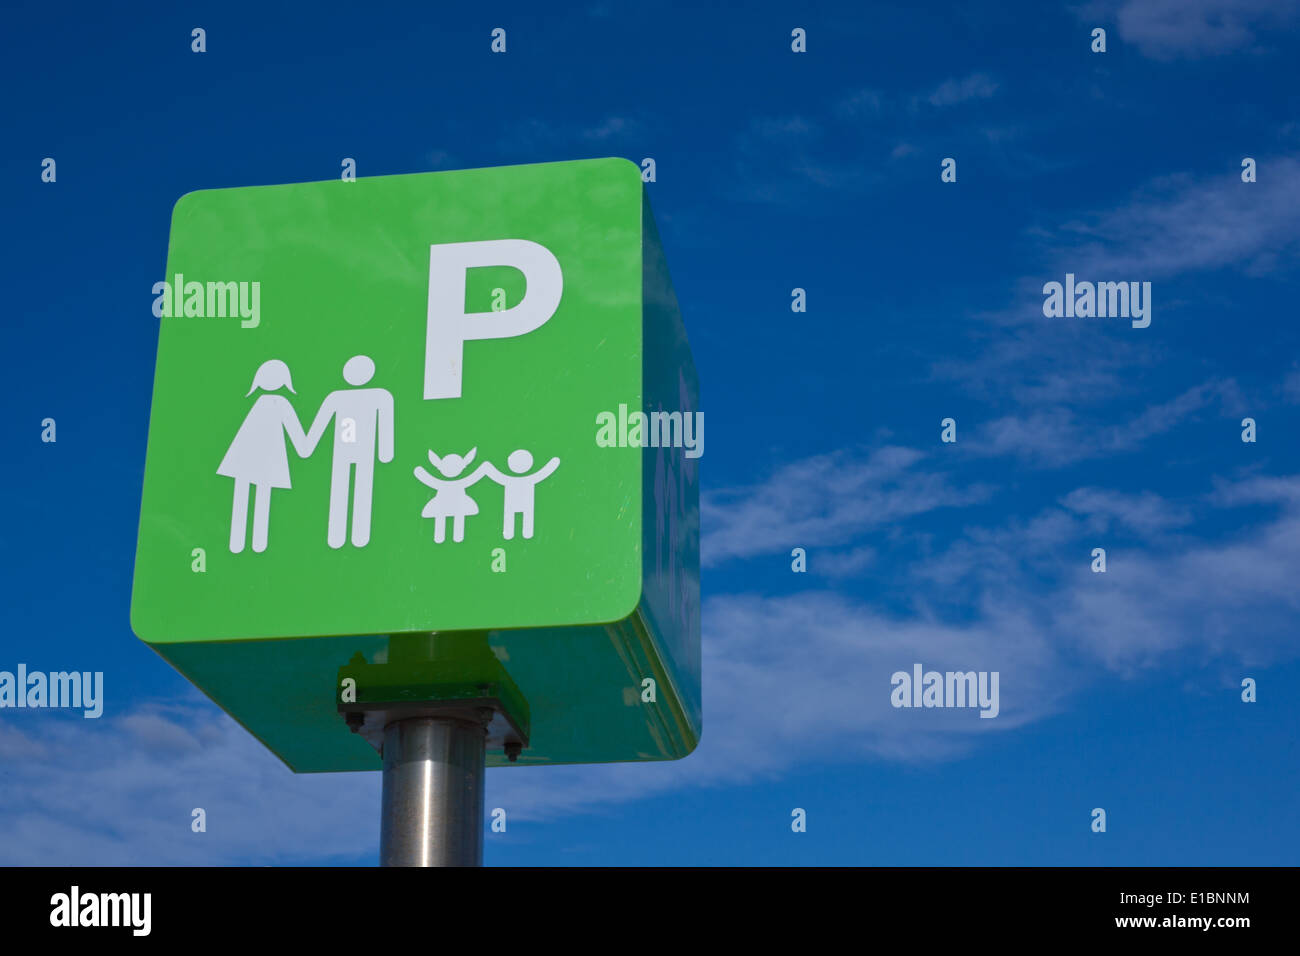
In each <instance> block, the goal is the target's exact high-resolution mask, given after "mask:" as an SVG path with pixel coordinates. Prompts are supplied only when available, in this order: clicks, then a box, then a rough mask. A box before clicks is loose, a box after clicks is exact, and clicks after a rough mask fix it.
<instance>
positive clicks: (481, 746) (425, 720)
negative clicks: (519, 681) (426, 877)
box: [379, 708, 492, 866]
mask: <svg viewBox="0 0 1300 956" xmlns="http://www.w3.org/2000/svg"><path fill="white" fill-rule="evenodd" d="M482 718H483V719H482V720H481V721H474V720H467V719H465V718H461V717H408V718H405V719H402V720H395V721H393V722H392V723H390V724H388V725H387V726H386V727H385V728H384V750H383V760H384V792H383V801H382V816H381V820H380V831H379V862H380V865H381V866H482V865H483V782H484V765H485V758H486V749H487V723H488V722H489V721H490V720H491V718H492V711H491V709H490V708H484V709H483V712H482Z"/></svg>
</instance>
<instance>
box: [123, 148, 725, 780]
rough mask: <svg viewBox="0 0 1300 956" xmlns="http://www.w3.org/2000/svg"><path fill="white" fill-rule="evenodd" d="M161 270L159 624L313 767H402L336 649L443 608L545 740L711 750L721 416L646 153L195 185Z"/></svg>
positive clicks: (138, 599) (154, 569) (146, 612)
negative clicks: (702, 462) (708, 429)
mask: <svg viewBox="0 0 1300 956" xmlns="http://www.w3.org/2000/svg"><path fill="white" fill-rule="evenodd" d="M154 293H155V297H156V298H155V302H154V311H155V314H156V315H158V316H159V319H160V323H161V327H160V334H159V345H158V363H157V371H156V376H155V383H154V395H153V408H152V416H151V419H150V426H149V447H148V453H147V461H146V467H145V483H144V494H143V499H142V505H141V515H140V534H139V544H138V550H137V556H136V570H135V586H134V591H133V595H132V605H131V620H132V626H133V628H134V630H135V632H136V634H137V635H138V636H139V637H141V638H142V639H143V640H145V641H147V642H148V643H149V644H150V645H151V646H153V647H154V649H155V650H157V651H158V652H159V653H160V654H162V655H163V656H164V657H165V658H167V659H168V660H169V661H171V662H172V663H173V664H174V665H175V666H177V667H178V669H180V670H181V671H182V672H183V673H185V674H186V675H187V676H188V677H190V679H191V680H193V681H194V682H195V683H196V684H197V685H198V686H199V687H201V688H202V689H203V690H204V691H206V692H207V693H208V694H209V696H211V697H213V699H214V700H216V701H217V702H218V703H219V704H220V705H221V706H223V707H224V708H226V709H227V710H228V711H229V712H230V713H231V714H232V715H233V716H235V717H236V718H237V719H239V720H240V721H241V722H242V723H244V725H245V726H247V727H248V728H249V729H250V730H251V731H252V732H253V733H255V734H257V736H258V737H259V738H261V739H262V740H263V741H264V742H265V743H267V745H268V746H270V747H271V749H273V750H275V751H276V752H277V753H278V754H279V755H280V756H281V757H282V758H283V759H285V761H286V762H287V763H289V765H290V766H292V767H294V769H298V770H338V769H365V768H366V767H369V766H378V764H377V759H376V758H375V757H374V754H373V752H369V751H366V750H365V749H363V748H362V749H359V748H360V745H359V744H358V742H357V739H356V738H355V737H349V735H348V732H347V728H346V727H345V726H344V725H343V724H342V722H341V720H340V719H339V717H338V714H337V713H336V712H335V711H336V706H337V701H336V700H335V692H336V688H335V687H334V677H335V674H336V672H337V668H339V667H341V666H344V665H346V664H348V663H349V661H351V660H355V659H356V658H355V655H356V654H358V653H359V654H361V655H362V658H364V659H365V660H366V661H371V662H382V661H384V660H385V659H386V645H385V643H384V642H385V641H386V640H387V637H388V636H389V635H410V634H417V633H428V632H445V631H451V632H461V631H475V632H487V633H488V634H489V642H490V644H491V647H492V649H493V650H494V651H495V652H496V654H497V656H498V658H499V659H500V661H501V663H502V664H503V665H504V667H505V668H506V670H507V671H509V673H510V676H511V678H513V680H514V681H515V683H516V684H517V685H518V687H519V690H520V692H521V693H522V694H523V695H524V697H526V698H527V699H528V702H529V705H530V707H531V709H532V721H533V733H532V743H531V745H530V747H529V748H528V752H527V753H526V754H525V755H524V757H523V759H522V762H525V763H526V762H529V761H530V760H531V761H533V762H542V761H552V762H574V761H588V760H591V761H603V760H633V759H663V758H667V757H675V756H681V755H682V754H684V753H686V752H689V750H690V749H691V748H692V747H693V746H694V744H695V741H696V740H697V738H698V734H699V729H700V713H699V710H700V708H699V697H700V693H699V683H700V671H699V559H698V548H699V510H698V501H699V485H698V477H697V474H698V471H697V462H698V457H699V456H700V455H701V454H702V452H703V439H704V435H703V416H702V414H700V412H699V408H698V384H697V379H696V376H695V371H694V366H693V363H692V360H691V356H690V350H689V347H688V345H687V342H686V337H685V332H684V329H683V326H682V321H681V316H680V314H679V311H678V307H677V302H676V298H675V296H674V294H673V291H672V285H671V282H670V280H669V277H668V271H667V268H666V265H665V263H664V259H663V253H662V250H661V247H660V243H659V239H658V235H657V232H656V230H655V227H654V222H653V218H652V216H651V213H650V208H649V204H648V201H647V199H646V196H645V186H644V185H643V183H642V180H641V175H640V170H639V169H638V167H636V166H635V165H634V164H633V163H631V162H629V161H627V160H622V159H600V160H583V161H577V162H566V163H549V164H542V165H535V166H517V167H505V168H493V169H475V170H464V171H456V172H445V173H422V174H415V175H406V176H384V177H375V178H363V179H359V180H355V181H343V180H338V181H331V182H320V183H303V184H294V185H284V186H261V187H248V188H237V189H216V190H202V191H198V192H193V193H189V194H187V195H185V196H183V197H181V199H180V200H179V201H178V202H177V204H176V208H175V210H174V212H173V217H172V230H171V239H170V244H169V249H168V261H167V268H166V274H165V277H164V280H163V281H161V282H159V283H158V284H157V285H156V286H155V287H154ZM322 675H324V676H322ZM587 721H593V722H597V723H601V724H602V725H603V726H602V727H601V728H595V727H588V726H585V722H587ZM619 727H622V728H624V730H619V729H617V728H619ZM493 756H494V755H490V758H489V762H490V763H495V762H499V761H497V760H495V759H493Z"/></svg>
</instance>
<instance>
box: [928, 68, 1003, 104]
mask: <svg viewBox="0 0 1300 956" xmlns="http://www.w3.org/2000/svg"><path fill="white" fill-rule="evenodd" d="M997 90H998V84H997V83H996V82H995V81H994V80H993V79H992V77H990V76H989V75H988V74H987V73H972V74H971V75H970V76H966V77H962V78H961V79H959V80H945V81H944V82H943V83H940V84H939V86H938V87H936V88H935V90H934V91H933V92H931V93H930V95H929V96H927V97H926V101H927V102H928V103H929V104H930V105H931V106H937V107H944V106H954V105H956V104H957V103H965V102H966V101H967V100H986V99H988V98H989V97H990V96H992V95H993V94H994V93H996V92H997Z"/></svg>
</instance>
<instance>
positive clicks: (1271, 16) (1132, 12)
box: [1077, 0, 1300, 60]
mask: <svg viewBox="0 0 1300 956" xmlns="http://www.w3.org/2000/svg"><path fill="white" fill-rule="evenodd" d="M1298 11H1300V4H1298V3H1297V2H1296V0H1102V2H1094V3H1089V4H1086V5H1085V6H1083V7H1081V8H1080V9H1079V10H1078V11H1077V12H1078V14H1079V16H1080V18H1081V19H1082V20H1085V21H1086V22H1088V23H1089V25H1091V26H1109V25H1110V23H1108V22H1102V20H1101V19H1099V18H1104V19H1106V20H1110V21H1113V22H1114V23H1116V24H1117V26H1118V27H1119V35H1120V37H1121V38H1122V39H1123V40H1124V42H1126V43H1131V44H1133V45H1135V46H1136V47H1137V48H1138V49H1139V50H1141V51H1142V53H1144V54H1145V55H1147V56H1149V57H1152V58H1154V59H1157V60H1173V59H1177V58H1188V59H1191V58H1196V57H1203V56H1221V55H1223V54H1227V53H1234V52H1237V51H1239V50H1247V49H1251V48H1254V47H1255V46H1256V44H1257V43H1258V42H1260V41H1261V39H1263V40H1264V41H1265V42H1266V37H1267V34H1268V33H1269V32H1271V31H1275V30H1278V29H1286V28H1288V27H1290V26H1291V24H1292V23H1294V22H1295V20H1296V14H1297V12H1298Z"/></svg>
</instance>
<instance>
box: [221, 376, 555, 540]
mask: <svg viewBox="0 0 1300 956" xmlns="http://www.w3.org/2000/svg"><path fill="white" fill-rule="evenodd" d="M374 375H375V363H374V362H373V361H371V359H370V358H369V357H368V356H365V355H356V356H353V357H352V358H350V359H348V361H347V363H346V364H345V365H344V366H343V380H344V381H345V382H346V383H347V384H348V386H349V387H348V388H340V389H336V390H335V391H333V392H330V393H329V394H328V395H326V396H325V399H324V401H322V402H321V405H320V408H319V409H318V410H317V412H316V416H315V418H314V419H313V420H312V424H311V427H310V428H308V429H307V430H306V431H304V430H303V427H302V424H301V422H300V421H299V419H298V415H297V412H295V411H294V408H293V405H292V404H291V403H290V402H289V399H288V398H286V397H285V396H284V395H282V394H278V393H279V391H280V389H282V388H283V389H287V390H288V391H289V393H290V394H293V395H296V394H297V392H295V391H294V388H293V380H292V378H291V376H290V373H289V366H288V365H286V364H285V363H284V362H282V361H280V360H279V359H271V360H270V361H267V362H263V363H262V364H261V366H259V367H258V369H257V373H256V374H255V375H254V376H253V385H252V388H250V389H249V390H248V395H247V396H245V397H249V396H251V395H252V394H253V393H254V392H261V394H260V395H258V397H257V399H256V400H255V401H254V402H253V407H252V408H251V409H249V411H248V414H247V415H246V416H244V421H243V424H241V425H240V426H239V430H238V432H236V434H235V437H234V439H233V440H232V441H231V443H230V447H229V448H228V449H227V450H226V455H225V457H224V458H223V459H222V460H221V464H220V465H219V466H217V474H218V475H223V476H225V477H227V478H233V479H234V481H235V494H234V504H233V507H232V511H231V515H230V550H231V551H232V552H234V553H236V554H238V553H239V552H241V551H243V550H244V547H245V544H246V535H247V529H248V502H249V497H250V495H251V496H252V499H253V542H252V544H253V550H254V551H257V552H261V551H265V550H266V547H267V541H268V535H269V528H270V522H271V492H272V490H273V489H275V488H291V487H293V485H292V482H291V480H290V477H289V453H288V449H287V447H286V445H285V438H286V437H287V438H288V440H289V442H290V443H291V444H292V445H293V448H294V451H296V452H297V454H298V457H299V458H310V457H311V456H312V455H313V454H314V453H315V451H316V447H317V445H319V444H320V440H321V438H322V437H323V436H324V433H325V429H326V428H327V427H328V425H329V423H330V420H331V419H333V421H334V441H333V449H332V455H333V463H332V466H331V471H330V497H329V521H328V524H327V532H326V541H327V542H328V544H329V546H330V547H331V548H336V549H337V548H341V547H343V546H344V544H346V543H347V541H348V539H349V535H348V530H349V529H348V512H349V510H350V511H351V513H352V523H351V541H352V545H353V547H357V548H364V547H365V546H366V545H367V544H369V543H370V523H371V505H372V502H373V498H374V485H375V461H376V459H378V461H379V462H380V463H385V464H386V463H388V462H390V461H392V460H393V396H392V394H391V393H390V392H389V391H388V390H387V389H383V388H367V387H366V386H367V385H368V383H369V382H370V380H371V379H372V378H373V377H374ZM477 454H478V449H477V448H471V449H470V450H469V452H468V453H467V454H465V455H463V456H462V455H456V454H450V455H442V456H439V455H437V454H435V453H434V452H433V451H432V450H430V451H429V463H430V464H432V465H433V467H434V469H435V471H436V472H437V474H436V475H434V474H430V473H429V472H428V471H427V470H426V469H425V468H424V467H417V468H416V469H415V477H416V478H417V479H419V480H420V481H421V482H423V483H424V484H425V485H427V486H428V487H430V488H432V489H434V496H433V497H432V498H431V499H430V500H429V503H428V504H427V505H425V506H424V510H423V511H421V512H420V514H421V516H422V517H425V518H433V519H434V531H433V540H434V541H435V542H436V543H438V544H442V543H443V542H444V541H446V539H447V519H448V518H450V519H451V540H452V541H453V542H457V541H463V540H464V539H465V519H466V518H468V517H470V516H471V515H476V514H478V512H479V509H478V503H477V502H476V501H474V499H473V498H471V497H470V496H469V494H468V489H469V488H470V487H472V486H473V485H474V484H475V483H476V482H477V481H479V479H481V478H483V477H484V476H485V475H486V476H487V477H489V478H491V479H492V480H493V481H495V482H496V483H497V484H499V485H501V487H502V488H503V489H505V502H504V508H503V512H504V513H503V515H502V519H503V520H502V529H501V536H502V537H503V538H505V539H506V540H507V541H510V540H513V539H514V537H515V526H516V520H515V519H516V518H519V519H520V522H519V523H520V524H521V525H522V527H521V533H522V535H523V537H524V538H531V537H532V536H533V529H534V510H535V499H536V488H537V485H538V484H539V483H540V482H541V481H542V480H544V479H545V478H547V477H548V476H549V475H550V474H551V473H552V472H554V471H555V469H556V468H558V467H559V465H560V459H559V458H552V459H551V460H550V461H548V462H547V463H546V464H545V465H543V466H542V467H541V468H539V469H537V470H536V471H534V472H532V473H531V474H529V473H528V472H529V471H530V469H531V468H532V467H533V456H532V454H531V453H530V452H528V451H526V450H525V449H523V448H519V449H516V450H515V451H513V452H511V453H510V455H509V456H508V457H507V458H506V467H507V469H508V472H503V471H501V470H500V469H498V468H497V467H496V466H495V465H493V464H492V463H491V462H490V461H484V462H481V463H480V464H479V466H478V467H477V468H475V469H474V470H473V471H471V472H469V473H466V469H467V468H469V466H470V465H471V464H473V462H474V457H475V455H477ZM349 505H351V508H350V509H349Z"/></svg>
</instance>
